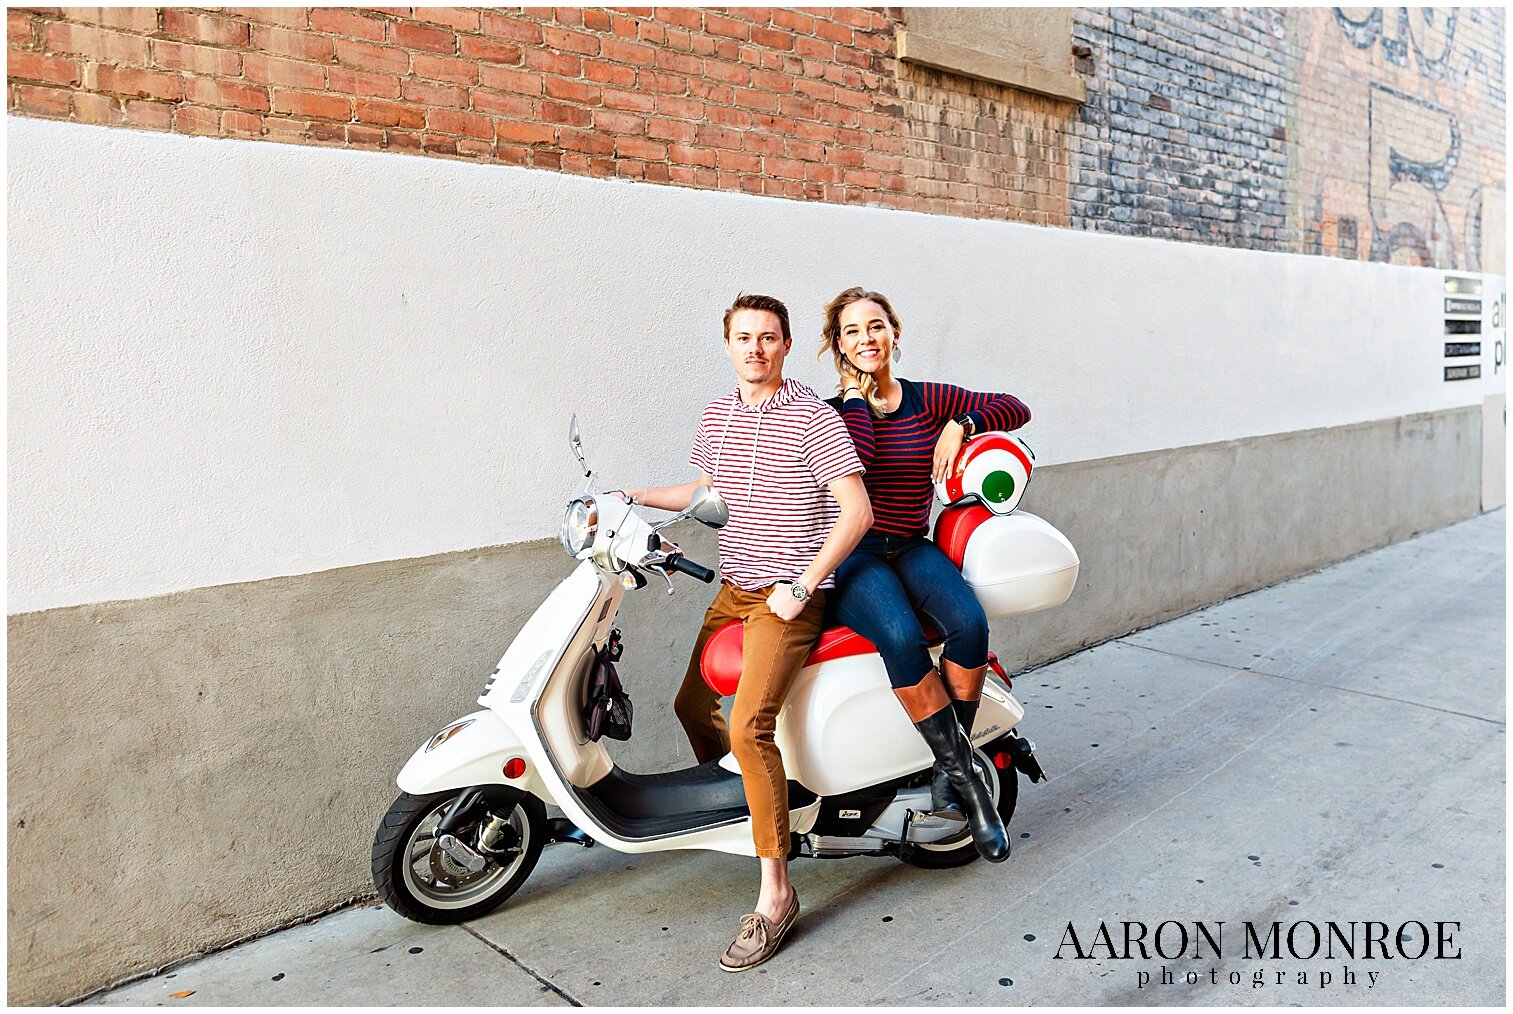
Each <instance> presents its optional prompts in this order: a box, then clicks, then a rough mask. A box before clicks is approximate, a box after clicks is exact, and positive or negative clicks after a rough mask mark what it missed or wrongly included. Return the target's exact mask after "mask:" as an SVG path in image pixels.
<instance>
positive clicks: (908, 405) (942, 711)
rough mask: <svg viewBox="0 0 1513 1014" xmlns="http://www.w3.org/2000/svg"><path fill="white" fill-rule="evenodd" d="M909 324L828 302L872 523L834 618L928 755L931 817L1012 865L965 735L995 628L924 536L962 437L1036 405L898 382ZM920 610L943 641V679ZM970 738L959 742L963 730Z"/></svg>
mask: <svg viewBox="0 0 1513 1014" xmlns="http://www.w3.org/2000/svg"><path fill="white" fill-rule="evenodd" d="M902 331H903V328H902V327H901V326H900V324H899V320H898V314H897V313H895V312H894V310H893V306H892V304H891V303H889V302H888V299H887V297H886V296H883V295H881V294H880V293H876V292H867V291H865V290H864V289H861V288H850V289H847V290H846V291H845V292H842V293H841V294H840V295H838V296H836V297H835V298H834V299H832V300H831V301H830V302H829V304H827V305H826V307H825V328H824V332H823V335H822V346H821V349H820V355H821V356H823V355H824V354H825V352H827V351H828V352H829V353H830V354H831V355H832V357H833V358H834V361H835V368H836V372H837V373H838V374H839V375H840V380H839V383H838V384H837V387H838V388H839V389H840V396H839V397H838V398H835V399H832V400H831V402H830V404H831V405H833V406H835V407H836V409H837V410H838V411H839V412H840V414H841V418H842V419H843V420H844V421H845V423H846V428H847V429H848V430H849V431H850V433H851V439H852V441H853V442H854V443H855V444H856V451H857V454H858V455H859V456H860V457H861V460H862V465H863V466H864V467H865V468H866V470H867V471H866V473H865V475H864V476H863V481H864V483H865V484H866V487H867V493H868V495H869V496H870V497H871V498H872V512H873V518H874V521H873V525H872V528H871V530H870V531H868V533H867V534H866V536H864V537H863V538H862V541H861V542H860V543H859V544H858V545H857V547H856V549H855V550H853V551H852V553H851V555H850V556H849V557H848V558H847V559H846V561H845V562H844V563H842V564H841V565H840V567H839V568H838V569H837V570H836V572H835V580H836V587H835V590H834V592H833V594H832V596H831V604H830V615H831V617H832V618H833V622H835V623H840V624H844V625H845V626H848V627H850V628H851V629H853V630H855V631H856V632H857V633H859V634H861V635H862V636H863V637H865V638H867V639H868V640H869V641H871V642H872V643H873V644H875V645H877V649H878V652H879V653H880V654H881V655H882V657H883V663H884V665H886V666H887V669H888V679H889V681H890V682H891V683H892V684H893V692H894V693H895V694H896V695H897V696H898V699H899V702H900V703H902V704H903V707H904V710H905V711H906V712H908V715H909V719H910V721H912V722H913V723H914V727H915V728H916V729H918V730H919V733H920V735H921V736H922V737H923V738H924V740H925V742H926V743H928V744H929V746H930V750H931V752H933V753H934V754H935V773H934V777H933V778H932V781H931V792H932V795H933V797H934V798H933V802H934V805H935V809H936V812H937V813H939V814H941V815H943V816H950V817H953V818H954V819H958V820H959V819H962V818H963V813H962V811H963V808H965V810H966V817H967V818H968V819H969V820H970V823H971V828H972V839H973V841H974V842H975V844H976V845H977V851H978V852H979V853H980V854H981V855H982V856H983V858H985V859H988V860H989V861H991V862H1000V861H1002V860H1004V859H1006V858H1008V854H1009V843H1008V835H1007V833H1006V832H1005V830H1004V826H1003V821H1002V819H1001V818H1000V817H999V816H998V811H997V809H996V808H995V807H994V806H993V799H992V795H991V794H990V793H989V792H988V790H987V787H986V786H985V785H984V784H983V782H982V779H980V778H979V777H978V776H977V773H976V770H975V769H974V768H973V766H972V762H971V742H970V734H971V731H972V722H973V719H974V718H975V717H976V714H977V705H978V702H979V701H980V700H981V698H982V685H983V681H984V679H985V678H986V676H987V671H988V664H987V663H988V621H987V617H985V616H984V615H983V611H982V606H981V605H979V604H978V602H977V598H976V596H975V595H973V593H972V589H971V588H969V587H968V586H967V583H966V581H965V580H963V579H962V576H961V572H960V571H958V570H957V569H956V565H955V564H953V563H952V562H951V561H950V560H949V559H948V558H947V557H946V555H945V554H944V553H942V552H941V551H940V549H938V548H937V547H936V545H935V543H933V542H931V541H930V540H929V539H928V538H926V537H925V536H926V533H927V532H928V530H929V522H930V496H931V493H932V491H933V487H932V485H931V484H932V482H933V481H938V480H943V479H945V478H947V477H948V475H949V473H950V471H951V468H952V467H953V464H954V462H955V460H956V456H957V452H958V451H960V450H961V445H962V442H963V440H964V439H965V438H966V437H968V436H971V435H972V434H973V433H980V432H983V431H985V430H1012V429H1017V428H1019V427H1020V426H1023V425H1024V424H1025V423H1026V422H1028V421H1029V419H1030V410H1029V409H1027V408H1025V406H1024V404H1023V403H1022V402H1021V401H1019V399H1017V398H1015V397H1013V396H1012V395H1007V394H978V393H975V392H972V391H967V390H964V389H962V388H960V387H953V386H952V385H950V384H934V383H927V382H919V383H916V382H914V381H909V380H904V379H902V378H900V377H895V376H894V375H893V363H894V361H895V360H896V359H897V358H898V345H899V336H900V334H901V333H902ZM916 609H917V610H918V611H919V612H920V613H922V614H923V615H924V616H926V617H928V618H929V620H930V622H931V623H932V624H933V625H934V626H935V628H936V629H937V630H938V631H939V632H940V633H941V634H942V635H944V637H945V645H944V647H943V649H942V651H941V666H940V671H937V670H936V668H935V666H934V664H933V663H932V661H931V659H930V653H929V648H928V644H927V642H926V638H925V634H924V631H923V630H922V629H921V627H920V622H919V619H918V618H917V617H916V615H915V610H916ZM963 732H965V735H964V734H963Z"/></svg>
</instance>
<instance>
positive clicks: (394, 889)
mask: <svg viewBox="0 0 1513 1014" xmlns="http://www.w3.org/2000/svg"><path fill="white" fill-rule="evenodd" d="M464 791H467V790H465V789H454V790H452V791H449V792H440V793H436V794H434V795H428V796H412V795H410V794H409V793H407V792H406V793H403V794H401V795H400V796H399V798H398V799H396V800H394V803H393V805H392V806H390V807H389V812H388V813H386V814H384V818H383V820H382V821H381V822H380V823H379V825H378V833H377V834H376V835H375V836H374V839H373V886H374V887H375V888H376V889H377V890H378V896H379V897H380V898H382V899H383V901H384V904H386V905H388V906H389V907H390V908H392V909H393V910H394V911H396V912H398V913H399V914H400V915H402V916H404V917H405V918H406V919H410V920H413V921H414V922H421V923H429V924H432V925H449V924H453V923H460V922H466V921H468V920H469V919H476V918H478V917H479V916H482V915H486V914H487V913H489V912H492V911H493V910H494V909H496V908H498V907H499V906H500V905H502V904H503V903H504V902H505V901H506V899H508V898H509V897H510V895H512V894H514V893H515V892H516V891H517V890H518V889H519V888H520V885H521V884H523V883H525V880H526V878H527V877H529V876H530V875H531V871H532V870H534V869H535V868H536V860H538V859H539V858H541V849H542V846H544V845H545V844H546V807H545V806H544V805H543V804H542V802H541V800H539V799H537V798H536V797H534V796H529V795H527V796H522V797H520V798H519V799H518V800H516V801H514V802H512V803H511V804H508V805H496V804H493V803H491V802H488V801H485V802H483V803H481V804H479V805H480V809H479V810H478V811H477V814H476V816H475V817H473V818H471V819H469V821H468V822H466V823H464V824H463V825H461V826H460V827H458V828H457V833H456V836H457V837H458V838H459V839H460V840H462V841H463V842H465V843H466V844H468V845H469V846H470V847H475V848H476V847H477V846H478V844H479V833H480V827H481V826H482V825H483V824H484V823H485V822H486V821H488V820H489V819H490V818H491V817H493V816H497V817H499V818H501V820H502V821H503V824H502V825H501V827H500V835H499V839H498V841H497V842H496V844H499V845H500V849H499V851H498V852H497V853H489V854H487V855H485V856H484V858H485V860H486V862H485V865H484V867H483V868H482V869H481V870H478V871H477V872H473V871H470V870H468V869H467V868H466V867H465V866H464V865H462V864H461V863H459V862H458V861H457V860H456V859H455V858H454V857H453V856H452V855H449V854H448V853H447V852H446V851H444V850H443V849H442V848H441V846H440V843H439V842H438V839H437V835H436V826H437V824H439V823H440V822H441V818H442V817H443V816H444V815H445V814H446V812H447V811H448V810H449V809H450V808H451V806H452V804H453V802H455V801H456V799H457V797H458V796H459V795H460V794H461V793H462V792H464Z"/></svg>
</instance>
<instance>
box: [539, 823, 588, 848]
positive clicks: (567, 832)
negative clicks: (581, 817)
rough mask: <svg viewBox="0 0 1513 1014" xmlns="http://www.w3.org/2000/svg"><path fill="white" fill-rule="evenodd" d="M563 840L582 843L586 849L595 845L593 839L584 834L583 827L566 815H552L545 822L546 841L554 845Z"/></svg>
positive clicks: (574, 843) (576, 843)
mask: <svg viewBox="0 0 1513 1014" xmlns="http://www.w3.org/2000/svg"><path fill="white" fill-rule="evenodd" d="M564 842H565V843H570V844H573V845H582V846H583V847H584V848H586V849H591V848H593V847H594V845H595V842H594V840H593V839H592V838H590V837H589V836H588V835H586V834H584V833H583V829H582V828H580V827H578V825H577V824H574V823H573V822H572V821H570V820H568V819H567V818H566V817H553V818H552V819H551V820H548V821H547V822H546V843H547V844H548V845H556V844H559V843H564Z"/></svg>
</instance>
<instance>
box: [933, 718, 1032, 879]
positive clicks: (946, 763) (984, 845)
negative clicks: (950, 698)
mask: <svg viewBox="0 0 1513 1014" xmlns="http://www.w3.org/2000/svg"><path fill="white" fill-rule="evenodd" d="M914 728H916V729H918V730H919V734H920V736H921V737H923V738H924V741H925V743H926V744H927V745H928V746H929V747H930V752H931V753H933V754H935V763H936V766H937V767H938V768H939V769H940V770H941V771H943V772H944V773H945V776H946V778H947V779H948V780H949V781H950V783H951V787H952V788H953V789H955V790H956V795H957V797H958V798H959V799H960V800H961V801H962V803H963V804H964V805H965V808H966V812H967V823H968V825H970V827H971V828H972V842H973V844H975V845H976V846H977V854H978V855H980V856H982V857H983V858H984V859H986V860H987V861H988V862H990V863H1001V862H1003V861H1004V860H1005V859H1007V858H1009V834H1008V832H1007V831H1005V830H1004V827H1003V819H1002V818H1001V817H999V816H998V808H997V807H995V806H994V805H993V796H992V794H991V793H990V792H988V788H987V786H985V785H984V784H983V783H982V779H981V778H978V777H977V771H976V769H975V768H973V767H972V747H971V744H969V743H968V742H967V739H966V736H964V735H963V734H962V731H961V727H960V726H959V725H957V723H956V712H955V711H954V710H953V709H952V708H941V709H940V710H939V711H937V712H936V713H935V714H933V715H931V716H930V717H929V718H926V719H925V720H924V721H922V722H915V723H914Z"/></svg>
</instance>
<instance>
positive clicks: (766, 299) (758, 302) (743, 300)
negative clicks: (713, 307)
mask: <svg viewBox="0 0 1513 1014" xmlns="http://www.w3.org/2000/svg"><path fill="white" fill-rule="evenodd" d="M737 310H767V311H769V312H771V313H775V314H777V317H778V320H780V321H781V322H782V324H783V340H784V341H791V340H792V338H793V335H791V334H789V332H788V307H786V306H784V305H783V301H782V300H781V299H778V298H776V297H775V296H760V295H757V294H756V293H751V292H743V293H741V294H740V295H739V296H737V297H735V302H734V303H731V304H730V309H728V310H726V311H725V340H726V341H729V340H730V318H731V317H732V316H733V315H734V314H735V312H736V311H737Z"/></svg>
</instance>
